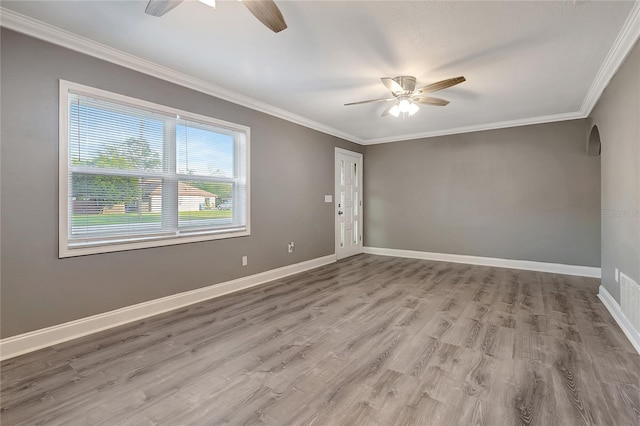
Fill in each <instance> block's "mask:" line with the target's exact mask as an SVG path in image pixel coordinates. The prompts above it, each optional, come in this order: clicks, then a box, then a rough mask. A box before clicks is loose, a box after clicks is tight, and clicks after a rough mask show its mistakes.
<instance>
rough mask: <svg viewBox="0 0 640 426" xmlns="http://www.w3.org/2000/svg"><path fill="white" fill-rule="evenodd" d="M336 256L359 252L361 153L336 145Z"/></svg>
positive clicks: (340, 257) (360, 238)
mask: <svg viewBox="0 0 640 426" xmlns="http://www.w3.org/2000/svg"><path fill="white" fill-rule="evenodd" d="M335 172H336V191H335V203H334V205H335V217H336V221H335V223H336V257H337V258H338V259H343V258H345V257H349V256H353V255H354V254H359V253H362V154H359V153H357V152H351V151H347V150H344V149H340V148H336V164H335Z"/></svg>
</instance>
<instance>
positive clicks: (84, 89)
mask: <svg viewBox="0 0 640 426" xmlns="http://www.w3.org/2000/svg"><path fill="white" fill-rule="evenodd" d="M69 93H73V94H80V95H86V96H91V97H96V98H101V99H105V100H107V101H114V102H119V103H124V104H127V105H130V106H132V107H139V108H142V109H147V110H152V111H158V112H160V113H162V114H169V115H173V116H176V117H180V118H182V119H185V120H188V121H193V122H198V123H202V124H204V125H210V126H214V127H219V128H222V129H229V130H231V131H235V132H241V133H244V134H245V135H246V142H245V143H246V147H245V149H246V164H245V165H244V166H245V167H246V173H245V177H246V183H245V185H244V191H245V194H246V195H245V196H246V212H244V215H245V223H246V225H245V226H244V227H241V228H238V229H233V228H232V229H211V230H194V231H184V230H179V229H177V230H175V232H172V233H165V232H164V231H159V232H158V233H157V234H151V235H143V236H142V235H141V236H140V237H136V238H134V239H131V238H128V237H127V239H126V240H125V239H117V238H116V239H106V238H105V239H103V240H93V241H90V242H74V241H69V230H70V227H71V217H70V214H69V199H70V198H69V193H70V190H71V188H70V184H69V99H68V95H69ZM59 120H60V121H59V141H58V162H59V167H58V185H59V187H58V197H59V198H58V210H59V212H58V218H59V225H58V242H59V247H58V250H59V254H58V256H59V258H65V257H74V256H83V255H88V254H97V253H109V252H116V251H125V250H135V249H142V248H150V247H162V246H168V245H175V244H185V243H193V242H200V241H210V240H219V239H225V238H235V237H244V236H248V235H251V214H250V212H251V208H250V200H251V197H250V182H251V179H250V171H251V167H250V164H251V162H250V128H249V127H247V126H242V125H239V124H235V123H230V122H227V121H223V120H219V119H215V118H212V117H207V116H204V115H200V114H195V113H192V112H188V111H183V110H179V109H176V108H171V107H168V106H165V105H159V104H155V103H152V102H147V101H143V100H140V99H136V98H132V97H129V96H125V95H121V94H117V93H113V92H108V91H106V90H101V89H96V88H94V87H90V86H85V85H82V84H78V83H73V82H70V81H65V80H60V96H59ZM236 143H237V142H236ZM174 148H175V146H174ZM235 161H236V165H235V166H234V167H239V166H242V165H239V164H238V159H237V158H236V160H235ZM174 166H175V165H174ZM107 173H108V171H107ZM172 175H174V176H176V177H177V179H182V178H183V177H187V176H186V175H184V176H183V175H181V174H179V173H177V170H176V171H175V172H173V173H172ZM188 177H190V178H194V177H195V178H196V180H198V178H199V176H188ZM205 180H206V179H205ZM177 195H178V194H176V196H177ZM177 203H178V200H177V198H176V200H175V204H176V209H177ZM234 205H236V203H235V202H234ZM234 214H235V213H234ZM176 215H177V210H176ZM176 219H177V218H176Z"/></svg>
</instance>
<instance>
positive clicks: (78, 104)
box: [60, 81, 249, 257]
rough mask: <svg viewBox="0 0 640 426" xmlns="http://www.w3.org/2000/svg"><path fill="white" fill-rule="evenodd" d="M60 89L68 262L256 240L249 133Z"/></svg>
mask: <svg viewBox="0 0 640 426" xmlns="http://www.w3.org/2000/svg"><path fill="white" fill-rule="evenodd" d="M60 87H61V90H60V94H61V95H60V96H61V102H60V103H61V108H60V110H61V120H60V121H61V122H60V128H61V132H60V152H61V158H60V207H61V208H60V233H61V235H60V256H61V257H66V256H75V255H80V254H90V253H100V252H107V251H116V250H127V249H132V248H142V247H151V246H158V245H167V244H177V243H183V242H191V241H203V240H208V239H218V238H225V237H233V236H241V235H248V233H249V223H248V218H249V197H248V194H249V191H248V190H249V188H248V162H249V158H248V151H249V129H248V128H246V127H244V126H240V125H236V124H232V123H227V122H222V121H220V120H216V119H213V118H209V117H203V116H200V115H196V114H192V113H189V112H184V111H178V110H175V109H172V108H169V107H165V106H161V105H157V104H152V103H149V102H145V101H140V100H137V99H133V98H129V97H126V96H122V95H117V94H113V93H109V92H105V91H102V90H98V89H93V88H89V87H86V86H81V85H77V84H74V83H68V82H64V81H61V82H60Z"/></svg>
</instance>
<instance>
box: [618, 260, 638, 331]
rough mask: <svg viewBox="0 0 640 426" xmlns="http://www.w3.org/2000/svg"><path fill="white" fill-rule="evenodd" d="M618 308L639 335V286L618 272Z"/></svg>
mask: <svg viewBox="0 0 640 426" xmlns="http://www.w3.org/2000/svg"><path fill="white" fill-rule="evenodd" d="M620 308H621V309H622V313H623V314H624V316H625V317H627V319H628V320H629V322H630V323H631V325H632V326H633V328H635V330H636V331H637V332H638V333H640V285H638V283H637V282H635V281H634V280H632V279H631V278H629V277H628V276H626V275H625V274H623V273H622V272H620Z"/></svg>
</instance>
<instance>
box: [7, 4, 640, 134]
mask: <svg viewBox="0 0 640 426" xmlns="http://www.w3.org/2000/svg"><path fill="white" fill-rule="evenodd" d="M276 2H277V4H278V6H279V7H280V9H281V11H282V13H283V15H284V17H285V19H286V21H287V24H288V26H289V28H288V29H286V30H285V31H283V32H281V33H278V34H274V33H272V32H271V31H269V30H268V29H266V28H265V27H263V26H262V25H261V24H260V23H259V22H258V21H257V20H256V19H255V18H254V17H253V16H252V15H251V14H250V13H249V11H248V10H247V9H246V8H245V7H244V5H242V4H241V2H238V1H218V6H217V10H215V11H213V10H212V9H210V8H208V7H207V6H205V5H203V4H200V3H198V2H195V1H186V2H184V3H183V4H181V5H180V6H179V7H177V8H176V9H174V10H173V11H171V12H169V13H168V14H167V15H165V16H164V17H162V18H155V17H151V16H148V15H146V14H145V13H144V9H145V5H146V2H145V1H44V2H38V1H20V2H12V1H3V2H2V6H3V7H4V8H6V9H9V10H12V11H15V12H17V13H19V14H22V15H26V16H28V17H31V18H34V19H37V20H39V21H43V22H45V23H48V24H51V25H53V26H56V27H59V28H61V29H64V30H67V31H70V32H72V33H74V34H77V35H80V36H83V37H86V38H88V39H91V40H94V41H97V42H99V43H102V44H105V45H108V46H111V47H113V48H115V49H118V50H121V51H123V52H127V53H130V54H133V55H135V56H137V57H139V58H142V59H146V60H148V61H152V62H154V63H156V64H159V65H162V66H164V67H168V68H171V69H173V70H176V71H179V72H181V73H184V74H187V75H189V76H192V77H195V78H197V79H200V80H203V81H204V82H207V83H210V84H213V85H216V86H219V87H222V88H225V89H228V90H230V91H233V92H237V93H238V94H241V95H245V96H247V97H249V98H252V99H255V100H257V101H259V102H261V103H266V104H269V106H273V107H276V108H275V109H274V110H276V109H281V110H284V115H287V114H289V115H292V116H294V115H295V116H298V117H297V118H298V119H297V120H294V121H298V122H305V121H308V122H309V123H311V122H315V123H313V124H318V123H319V125H315V126H314V125H311V127H316V128H323V129H326V130H328V132H329V133H333V134H337V135H342V136H345V137H346V138H348V139H351V140H354V141H358V142H361V143H372V142H381V141H391V140H402V139H406V138H413V137H417V136H421V135H432V134H446V133H455V132H456V131H459V130H460V129H461V128H469V129H471V128H491V127H501V126H502V125H505V126H506V125H510V123H527V122H543V121H554V120H558V119H562V118H571V117H578V116H580V111H581V107H582V106H583V103H584V101H585V97H586V96H587V94H588V93H589V90H590V89H591V88H592V85H593V84H594V81H595V80H597V77H598V72H599V70H600V69H601V67H602V65H603V62H605V59H606V58H607V55H608V54H609V52H610V50H611V49H612V46H614V43H615V42H616V38H617V37H618V35H619V34H620V32H621V30H622V29H623V27H624V25H625V21H626V20H627V19H628V17H629V16H630V14H631V13H632V11H633V13H636V12H635V10H636V9H637V4H634V2H628V1H627V2H612V1H593V2H585V1H580V0H578V1H571V0H570V1H535V2H516V1H505V2H486V1H477V2H474V1H467V2H453V1H451V2H444V1H442V2H418V1H409V2H400V1H375V2H373V1H372V2H368V1H278V0H276ZM396 75H413V76H415V77H417V79H418V84H419V85H424V84H428V83H432V82H435V81H438V80H441V79H445V78H450V77H455V76H458V75H464V76H465V77H466V78H467V81H466V82H465V83H462V84H460V85H459V86H456V87H453V88H450V89H446V90H443V91H441V92H438V93H437V94H434V96H438V97H442V98H445V99H448V100H449V101H451V103H450V104H449V105H448V106H446V107H433V106H422V108H421V110H420V111H419V112H418V113H417V114H416V115H415V116H413V117H411V118H409V119H406V120H402V119H397V118H393V117H384V118H383V117H380V114H381V113H382V111H383V110H384V108H385V106H384V105H383V104H382V103H376V104H367V105H359V106H350V107H344V106H343V104H344V103H346V102H352V101H358V100H364V99H371V98H379V97H384V96H386V95H387V94H388V93H389V92H388V91H387V90H386V89H385V87H384V86H383V85H382V83H381V82H380V77H383V76H389V77H394V76H396ZM262 109H263V110H264V108H262ZM583 113H584V111H583ZM280 115H283V114H280Z"/></svg>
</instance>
